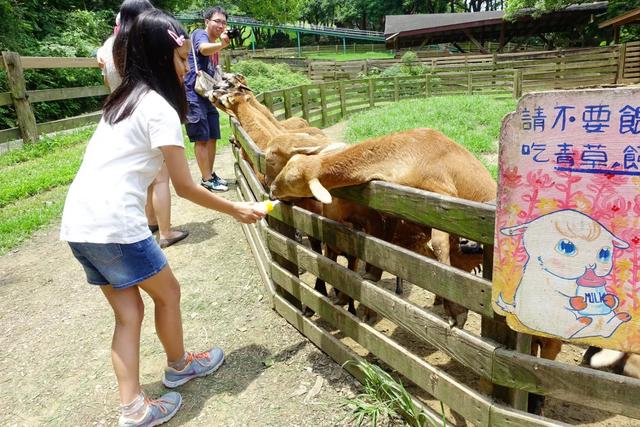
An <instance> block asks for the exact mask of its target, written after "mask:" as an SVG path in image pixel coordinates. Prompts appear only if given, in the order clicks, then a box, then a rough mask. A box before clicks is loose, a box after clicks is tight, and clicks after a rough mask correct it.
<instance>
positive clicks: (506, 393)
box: [480, 245, 527, 411]
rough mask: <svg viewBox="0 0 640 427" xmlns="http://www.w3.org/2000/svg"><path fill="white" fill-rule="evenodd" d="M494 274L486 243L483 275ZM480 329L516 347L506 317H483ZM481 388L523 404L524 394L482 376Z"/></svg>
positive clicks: (495, 338) (485, 334)
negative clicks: (515, 393) (517, 394)
mask: <svg viewBox="0 0 640 427" xmlns="http://www.w3.org/2000/svg"><path fill="white" fill-rule="evenodd" d="M492 276H493V246H489V245H486V246H485V247H484V257H483V261H482V277H484V278H485V279H487V280H491V278H492ZM480 329H481V331H480V335H481V336H483V337H486V338H491V339H492V340H494V341H496V342H498V343H500V344H503V345H504V346H505V347H506V348H515V347H516V341H517V338H516V333H515V332H514V331H512V330H511V329H509V327H508V326H507V322H506V320H505V318H504V317H501V316H495V319H489V318H488V317H482V321H481V325H480ZM480 390H481V391H482V392H483V393H486V394H488V395H491V396H492V397H494V398H496V399H499V400H502V401H503V402H506V403H511V404H522V394H520V395H519V396H518V398H517V399H516V398H515V396H514V395H513V392H512V391H511V390H510V389H509V388H507V387H503V386H499V385H496V384H493V383H492V382H491V381H490V380H488V379H486V378H480ZM524 404H525V405H526V404H527V401H526V400H525V401H524ZM514 407H515V406H514ZM518 409H521V410H524V411H526V410H527V408H526V406H525V407H524V408H522V407H519V408H518Z"/></svg>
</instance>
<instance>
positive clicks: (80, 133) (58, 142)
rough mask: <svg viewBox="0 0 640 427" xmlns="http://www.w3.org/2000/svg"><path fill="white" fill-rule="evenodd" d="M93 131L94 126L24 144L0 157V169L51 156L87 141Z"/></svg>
mask: <svg viewBox="0 0 640 427" xmlns="http://www.w3.org/2000/svg"><path fill="white" fill-rule="evenodd" d="M95 129H96V127H95V126H89V127H86V128H83V129H79V130H74V131H71V132H68V133H64V134H58V135H56V136H53V137H51V136H43V137H41V138H40V141H39V142H38V143H37V144H25V145H24V146H23V148H22V149H19V150H12V151H9V152H7V153H4V154H2V155H0V167H4V166H11V165H15V164H17V163H22V162H26V161H28V160H33V159H38V158H40V157H43V156H46V155H48V154H51V152H52V151H53V150H56V149H60V148H65V147H69V146H72V145H75V144H78V143H80V142H85V141H88V140H89V138H91V135H93V132H94V131H95Z"/></svg>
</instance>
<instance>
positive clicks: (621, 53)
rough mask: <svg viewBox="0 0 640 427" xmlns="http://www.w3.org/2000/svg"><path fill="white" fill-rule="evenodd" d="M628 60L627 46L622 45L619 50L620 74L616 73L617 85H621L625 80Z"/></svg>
mask: <svg viewBox="0 0 640 427" xmlns="http://www.w3.org/2000/svg"><path fill="white" fill-rule="evenodd" d="M626 59H627V44H626V43H622V44H621V45H620V49H619V50H618V72H617V73H616V84H620V82H622V80H623V79H624V67H625V65H626Z"/></svg>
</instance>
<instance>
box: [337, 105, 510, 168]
mask: <svg viewBox="0 0 640 427" xmlns="http://www.w3.org/2000/svg"><path fill="white" fill-rule="evenodd" d="M515 107H516V101H515V100H513V99H511V98H506V99H496V98H492V97H487V96H480V95H474V96H469V95H458V96H437V97H432V98H427V99H414V100H404V101H400V102H397V103H393V104H389V105H385V106H384V107H378V108H374V109H372V110H368V111H364V112H361V113H357V114H355V115H353V116H351V117H350V119H349V123H348V125H347V129H346V131H345V138H346V140H347V141H348V142H351V143H354V142H359V141H362V140H364V139H367V138H371V137H375V136H381V135H387V134H389V133H392V132H398V131H402V130H407V129H413V128H419V127H428V128H433V129H437V130H439V131H440V132H442V133H444V134H445V135H447V136H448V137H449V138H451V139H452V140H454V141H456V142H457V143H459V144H461V145H463V146H464V147H466V148H467V149H468V150H469V151H471V153H473V154H474V155H475V156H476V157H478V158H479V159H480V161H482V163H483V164H484V165H485V166H486V167H487V169H488V170H489V172H490V173H491V175H492V176H493V177H494V178H495V177H496V176H497V172H498V166H497V164H496V162H495V158H492V156H491V155H495V154H496V153H497V151H498V140H499V137H500V126H501V123H502V118H503V117H504V116H505V115H506V114H507V113H509V112H511V111H514V110H515Z"/></svg>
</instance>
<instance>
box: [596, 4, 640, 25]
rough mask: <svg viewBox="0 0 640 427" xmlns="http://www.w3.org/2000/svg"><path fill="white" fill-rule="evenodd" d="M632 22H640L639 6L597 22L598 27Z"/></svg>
mask: <svg viewBox="0 0 640 427" xmlns="http://www.w3.org/2000/svg"><path fill="white" fill-rule="evenodd" d="M632 22H640V7H639V8H637V9H633V10H630V11H629V12H627V13H623V14H622V15H619V16H616V17H615V18H611V19H607V20H606V21H604V22H601V23H600V24H598V28H605V27H609V26H612V25H613V26H614V27H617V26H619V25H624V24H631V23H632Z"/></svg>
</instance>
